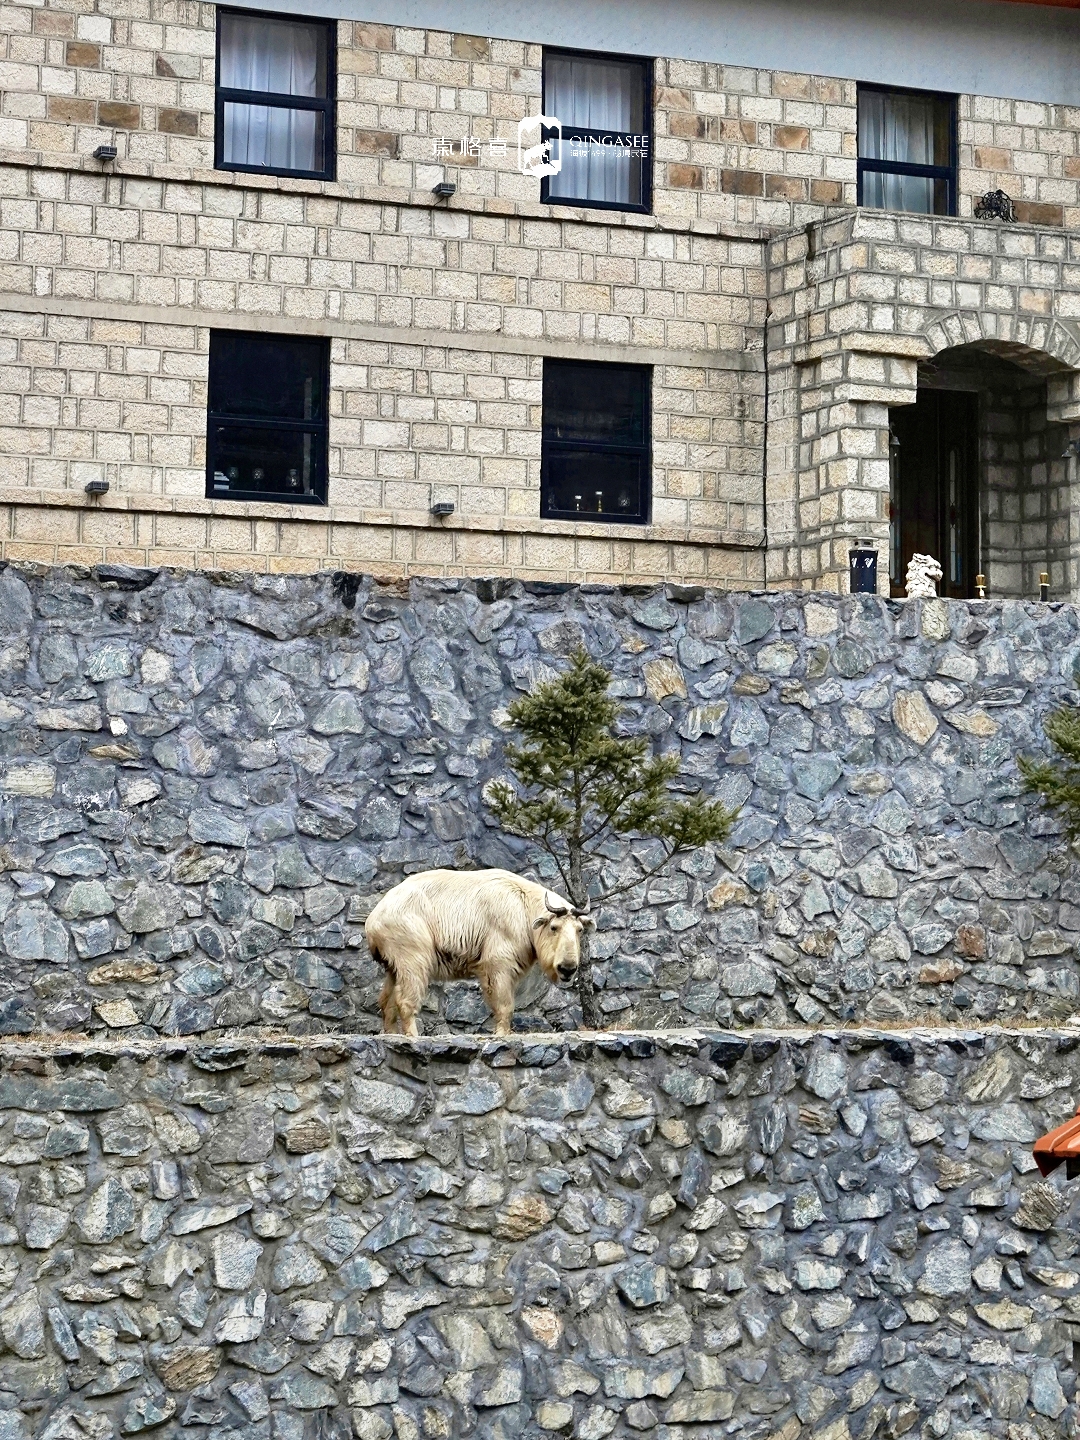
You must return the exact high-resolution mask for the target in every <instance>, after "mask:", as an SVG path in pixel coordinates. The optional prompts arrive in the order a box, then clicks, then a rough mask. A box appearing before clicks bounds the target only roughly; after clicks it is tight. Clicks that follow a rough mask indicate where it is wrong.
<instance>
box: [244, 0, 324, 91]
mask: <svg viewBox="0 0 1080 1440" xmlns="http://www.w3.org/2000/svg"><path fill="white" fill-rule="evenodd" d="M326 38H327V37H326V27H325V26H324V25H311V24H305V23H304V22H303V21H298V20H271V19H268V18H267V17H266V16H264V15H237V14H235V13H234V12H232V11H228V10H226V11H223V12H222V15H221V31H220V47H221V49H220V55H221V60H220V71H219V74H218V84H219V85H223V86H224V87H225V88H226V89H227V90H259V91H264V92H266V93H269V94H271V95H304V96H306V97H308V98H309V99H316V98H319V99H321V98H324V97H325V96H326V49H327V45H326Z"/></svg>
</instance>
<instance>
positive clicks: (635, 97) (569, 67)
mask: <svg viewBox="0 0 1080 1440" xmlns="http://www.w3.org/2000/svg"><path fill="white" fill-rule="evenodd" d="M641 74H642V72H641V69H640V67H639V66H637V65H620V64H618V63H611V62H605V61H603V60H578V59H575V58H574V57H572V56H569V55H566V56H563V55H553V56H551V57H550V59H549V60H548V63H547V68H546V74H545V81H546V85H545V93H544V109H545V112H546V113H547V114H548V115H554V116H556V117H557V118H558V119H559V120H560V121H561V122H562V127H563V143H562V170H561V171H560V172H559V174H558V175H553V176H552V177H551V181H550V185H549V192H548V193H549V194H550V195H551V196H553V197H556V196H557V197H558V198H560V199H566V200H607V201H610V202H611V203H613V204H621V205H627V204H636V203H638V202H639V201H640V199H641V187H640V178H639V177H640V174H641V164H642V162H641V161H640V160H639V159H631V157H630V156H629V155H628V154H627V153H626V151H625V149H619V148H618V147H614V146H610V147H609V146H601V145H588V144H579V145H576V146H575V145H572V144H571V143H570V142H569V141H568V140H567V138H566V135H567V132H568V131H569V130H570V129H571V128H572V127H573V126H575V125H580V126H582V127H584V128H587V129H589V130H613V131H618V132H622V133H625V134H632V135H640V134H641V129H642V120H643V101H644V96H643V95H642V93H641V91H642V85H641ZM575 150H577V151H578V152H579V153H578V154H574V153H573V152H574V151H575Z"/></svg>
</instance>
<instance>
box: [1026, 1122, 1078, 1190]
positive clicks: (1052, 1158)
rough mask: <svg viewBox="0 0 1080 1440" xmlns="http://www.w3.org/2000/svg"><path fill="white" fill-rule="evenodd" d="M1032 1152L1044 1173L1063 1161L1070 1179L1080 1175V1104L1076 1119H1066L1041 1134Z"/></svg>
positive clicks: (1055, 1167) (1054, 1168) (1047, 1173)
mask: <svg viewBox="0 0 1080 1440" xmlns="http://www.w3.org/2000/svg"><path fill="white" fill-rule="evenodd" d="M1031 1153H1032V1154H1033V1155H1034V1156H1035V1163H1036V1165H1038V1167H1039V1170H1040V1172H1041V1173H1042V1174H1043V1175H1049V1174H1050V1172H1051V1170H1056V1169H1057V1167H1058V1166H1059V1165H1061V1164H1062V1163H1064V1165H1065V1173H1066V1175H1068V1177H1069V1179H1070V1180H1072V1179H1073V1178H1074V1177H1075V1176H1077V1175H1080V1106H1078V1107H1077V1110H1076V1117H1075V1118H1074V1119H1072V1120H1066V1121H1065V1124H1064V1125H1059V1126H1058V1127H1057V1129H1056V1130H1051V1131H1050V1132H1049V1133H1048V1134H1046V1135H1040V1137H1039V1138H1038V1140H1036V1141H1035V1144H1034V1146H1033V1147H1032V1152H1031Z"/></svg>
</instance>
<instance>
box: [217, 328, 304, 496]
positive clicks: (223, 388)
mask: <svg viewBox="0 0 1080 1440" xmlns="http://www.w3.org/2000/svg"><path fill="white" fill-rule="evenodd" d="M328 379H329V342H328V341H326V340H306V339H292V338H278V337H270V336H261V335H248V334H236V333H233V332H225V331H213V332H211V336H210V397H209V406H208V411H209V414H208V420H207V494H208V495H209V496H210V497H211V498H212V499H219V500H220V499H246V500H251V499H255V500H258V499H277V500H296V501H301V502H305V501H306V502H308V503H311V502H321V501H323V500H325V498H326V473H327V454H326V449H327V431H326V423H327V422H326V416H327V387H328Z"/></svg>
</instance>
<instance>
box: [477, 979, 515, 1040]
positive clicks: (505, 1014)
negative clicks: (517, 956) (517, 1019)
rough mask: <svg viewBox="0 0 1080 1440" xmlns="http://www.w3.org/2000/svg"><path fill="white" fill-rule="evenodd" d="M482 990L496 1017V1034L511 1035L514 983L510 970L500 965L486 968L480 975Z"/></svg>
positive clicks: (489, 1007)
mask: <svg viewBox="0 0 1080 1440" xmlns="http://www.w3.org/2000/svg"><path fill="white" fill-rule="evenodd" d="M478 978H479V981H480V990H481V992H482V993H483V996H484V999H485V1000H486V1001H487V1003H488V1009H489V1010H490V1011H491V1013H492V1015H493V1016H494V1017H495V1034H496V1035H509V1034H510V1030H511V1025H512V1022H513V1018H514V982H513V980H512V979H511V977H510V973H509V971H508V970H506V969H504V968H502V967H501V966H499V965H498V964H495V965H492V966H485V967H484V969H483V970H482V971H481V973H480V975H479V977H478Z"/></svg>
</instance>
